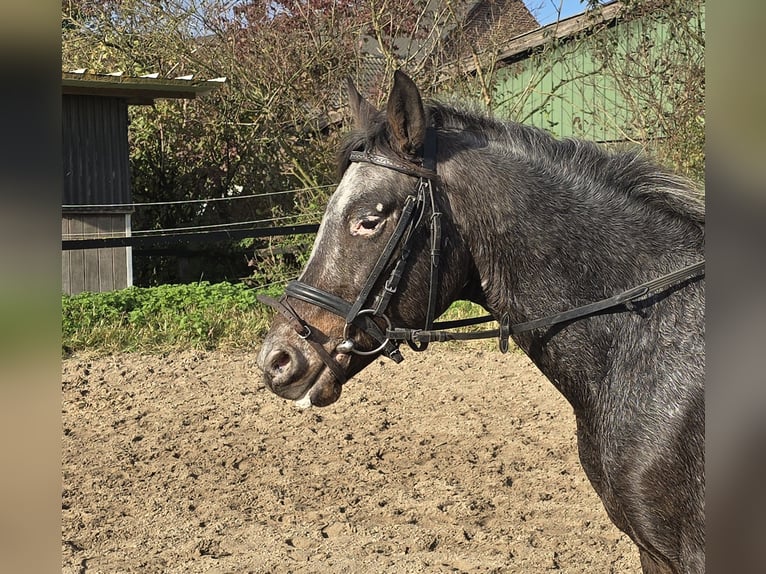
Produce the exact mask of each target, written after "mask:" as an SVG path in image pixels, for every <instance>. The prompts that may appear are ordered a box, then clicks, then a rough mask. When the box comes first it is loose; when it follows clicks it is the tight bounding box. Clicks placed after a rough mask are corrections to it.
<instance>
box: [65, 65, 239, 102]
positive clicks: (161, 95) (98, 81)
mask: <svg viewBox="0 0 766 574" xmlns="http://www.w3.org/2000/svg"><path fill="white" fill-rule="evenodd" d="M225 81H226V79H225V78H216V79H214V80H193V79H191V77H189V78H188V79H187V78H176V79H173V80H170V79H165V78H156V77H134V76H122V75H116V74H90V73H87V72H62V74H61V93H62V94H64V95H80V96H103V97H114V98H124V99H125V100H126V101H127V103H128V104H132V105H151V104H153V103H154V100H156V99H184V100H191V99H194V98H196V97H197V96H198V95H204V94H207V93H209V92H211V91H212V90H214V89H216V88H217V87H219V86H220V85H221V84H222V83H224V82H225Z"/></svg>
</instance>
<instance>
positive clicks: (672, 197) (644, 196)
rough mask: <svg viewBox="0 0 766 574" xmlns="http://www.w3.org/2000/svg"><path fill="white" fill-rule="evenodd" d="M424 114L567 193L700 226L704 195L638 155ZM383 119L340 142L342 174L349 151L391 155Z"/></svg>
mask: <svg viewBox="0 0 766 574" xmlns="http://www.w3.org/2000/svg"><path fill="white" fill-rule="evenodd" d="M426 114H427V115H428V117H429V118H430V122H431V125H432V126H433V127H435V128H436V129H437V130H438V131H441V132H453V133H454V132H463V133H466V134H472V135H473V136H475V138H476V139H479V140H482V141H484V142H486V143H487V144H488V145H490V146H493V147H495V148H501V149H502V152H503V154H505V155H508V156H512V157H513V158H514V160H516V161H520V162H524V163H528V164H530V165H533V166H534V168H535V170H537V171H538V172H542V173H545V174H546V175H547V176H548V177H550V178H552V180H553V181H554V182H558V183H559V184H560V185H563V186H568V187H571V186H572V185H578V186H582V187H588V188H590V189H594V188H596V189H601V190H610V192H613V193H622V194H624V195H625V198H626V200H632V201H638V202H642V203H643V204H645V205H647V206H651V207H652V208H654V209H657V210H660V211H662V212H665V213H667V214H668V215H672V216H675V217H679V218H682V219H687V220H689V221H691V222H693V223H694V224H697V225H699V226H704V224H705V202H704V194H703V192H701V191H700V190H699V189H698V187H697V186H696V185H695V184H694V183H693V182H691V181H690V180H688V179H686V178H684V177H682V176H680V175H678V174H675V173H673V172H671V171H669V170H668V169H666V168H664V167H662V166H660V165H658V164H657V163H656V162H654V161H653V160H651V159H650V158H649V157H648V156H646V154H645V153H643V152H642V151H641V150H638V149H631V150H627V151H620V152H610V151H607V150H606V149H604V148H603V147H601V146H599V145H598V144H596V143H593V142H589V141H585V140H580V139H576V138H564V139H557V138H555V137H553V136H552V135H550V134H549V133H548V132H546V131H544V130H542V129H540V128H536V127H533V126H528V125H524V124H520V123H517V122H512V121H501V120H498V119H495V118H490V117H488V116H486V115H482V114H479V113H475V112H472V111H468V110H465V109H458V108H456V107H453V106H451V105H447V104H442V103H437V102H429V103H428V104H427V106H426ZM386 126H387V124H386V121H385V114H384V113H383V112H381V113H379V114H378V115H377V116H376V117H374V118H371V119H370V121H369V123H368V125H367V127H366V129H365V130H355V131H353V132H351V133H350V134H349V135H348V136H347V137H346V139H345V141H344V143H343V145H342V146H341V149H340V152H339V154H338V170H339V174H342V173H343V172H344V171H345V170H346V168H347V167H348V165H349V155H350V153H351V152H352V151H354V150H362V149H370V150H372V149H375V150H376V151H377V153H383V154H389V155H393V154H394V152H393V151H392V150H391V147H390V146H389V144H388V134H387V129H386Z"/></svg>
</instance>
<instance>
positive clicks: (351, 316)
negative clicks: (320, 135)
mask: <svg viewBox="0 0 766 574" xmlns="http://www.w3.org/2000/svg"><path fill="white" fill-rule="evenodd" d="M349 159H350V160H351V161H352V162H365V163H371V164H374V165H377V166H380V167H385V168H387V169H392V170H394V171H398V172H400V173H404V174H406V175H409V176H413V177H417V178H418V181H417V184H416V186H415V189H414V190H413V192H411V193H410V194H408V195H407V197H406V198H405V200H404V206H403V208H402V213H401V216H400V218H399V221H398V223H397V226H396V228H395V229H394V231H393V233H392V234H391V237H389V239H388V242H387V243H386V246H385V247H384V249H383V251H382V252H381V254H380V256H379V257H378V260H377V262H376V263H375V266H374V267H373V269H372V271H371V272H370V275H369V276H368V278H367V281H366V282H365V283H364V285H363V286H362V289H361V291H360V292H359V295H358V296H357V298H356V300H355V301H354V302H353V303H349V302H348V301H346V300H345V299H343V298H341V297H338V296H337V295H334V294H332V293H329V292H328V291H324V290H322V289H319V288H318V287H314V286H313V285H309V284H307V283H304V282H302V281H299V280H296V281H290V282H289V283H288V284H287V287H286V288H285V293H284V295H283V296H282V297H281V298H280V299H279V300H276V299H274V298H272V297H268V296H265V295H258V300H259V301H261V302H262V303H265V304H267V305H269V306H271V307H273V308H274V309H276V310H277V311H279V312H280V313H281V314H282V315H283V316H284V317H285V318H287V320H288V322H289V323H290V324H291V325H292V326H293V328H294V329H295V331H296V333H297V334H298V336H299V337H301V338H302V339H304V340H306V341H307V342H308V343H309V344H310V345H311V346H312V347H313V348H314V349H315V350H316V352H317V354H318V355H319V357H320V358H321V359H322V361H323V362H324V363H325V365H327V367H328V368H329V369H330V370H331V371H332V372H333V373H334V374H335V376H336V378H337V379H338V381H339V382H340V383H341V384H342V383H344V382H345V381H346V379H347V377H346V374H345V371H344V369H343V367H342V366H341V365H340V364H339V363H338V362H337V361H336V360H335V358H334V357H333V356H332V355H331V354H330V353H329V352H328V351H327V350H326V349H325V348H324V346H323V345H322V343H321V341H320V340H319V338H317V336H316V333H315V332H314V329H312V327H311V325H309V324H308V323H307V322H306V321H304V320H303V319H302V318H301V317H300V315H299V314H298V313H297V312H296V311H295V309H293V307H292V305H290V302H289V300H290V299H297V300H300V301H304V302H306V303H310V304H312V305H315V306H317V307H320V308H322V309H324V310H326V311H329V312H331V313H334V314H335V315H338V316H340V317H342V318H343V319H344V320H345V324H346V326H345V328H344V330H343V339H342V340H341V342H340V343H338V344H337V345H336V346H335V352H336V353H342V354H349V353H354V354H357V355H363V356H372V355H378V354H384V355H386V356H387V357H389V358H390V359H392V360H393V361H395V362H396V363H400V362H402V361H403V360H404V357H403V356H402V354H401V352H400V351H399V343H400V342H401V341H406V342H407V344H408V345H409V346H410V347H411V348H412V349H413V350H415V351H424V350H425V349H426V348H427V347H428V343H429V342H431V341H439V342H443V341H453V340H470V339H487V338H498V339H499V345H500V350H501V351H502V352H503V353H505V352H507V351H508V347H509V345H508V339H509V337H510V335H514V334H517V333H523V332H525V331H531V330H533V329H540V328H544V327H550V326H553V325H557V324H560V323H568V322H571V321H574V320H577V319H580V318H583V317H587V316H590V315H594V314H596V313H599V312H602V311H606V310H610V309H614V308H617V307H623V308H627V309H630V308H631V307H632V306H633V305H634V304H635V303H636V302H637V301H638V300H639V299H641V298H642V297H644V296H646V295H647V294H649V293H650V292H660V291H663V290H665V289H667V288H669V287H671V286H673V285H675V284H678V283H681V282H682V281H685V280H687V279H692V278H695V277H702V276H704V274H705V261H704V260H702V261H700V262H698V263H695V264H693V265H689V266H688V267H684V268H682V269H679V270H677V271H674V272H672V273H669V274H667V275H664V276H662V277H659V278H657V279H654V280H652V281H648V282H646V283H642V284H641V285H639V286H637V287H634V288H632V289H628V290H627V291H624V292H622V293H620V294H618V295H615V296H613V297H609V298H606V299H602V300H600V301H596V302H595V303H590V304H588V305H583V306H581V307H577V308H575V309H571V310H568V311H564V312H562V313H556V314H554V315H549V316H547V317H543V318H542V319H536V320H533V321H527V322H524V323H517V324H515V325H511V324H510V321H509V316H508V313H505V314H503V316H502V317H501V318H500V320H499V321H498V323H499V327H498V328H497V329H490V330H484V331H476V332H469V333H456V332H453V331H448V330H447V329H455V328H458V327H464V326H468V325H476V324H480V323H487V322H490V321H494V320H496V319H495V317H493V316H491V315H486V316H483V317H475V318H471V319H463V320H458V321H445V322H437V323H434V316H435V313H436V302H437V301H436V300H437V296H438V287H439V258H440V253H441V213H440V212H439V211H438V210H437V204H436V201H435V197H434V193H435V190H434V187H435V185H436V184H437V182H438V176H437V173H436V133H435V131H434V130H433V128H428V129H427V131H426V138H425V142H424V146H423V160H422V163H421V164H417V163H415V162H410V161H404V160H398V159H392V158H390V157H386V156H383V155H378V154H373V153H370V152H368V151H354V152H351V154H350V158H349ZM425 222H428V224H429V226H430V250H431V274H430V282H429V293H428V307H427V310H426V320H425V326H424V328H423V329H412V328H394V327H393V326H392V324H391V321H390V319H389V318H388V317H387V316H386V314H385V312H386V309H387V307H388V304H389V303H390V301H391V298H392V297H393V296H394V295H395V294H396V292H397V288H398V286H399V282H400V280H401V278H402V276H403V274H404V271H405V268H406V266H407V261H408V259H409V256H410V254H411V252H412V248H413V240H414V238H415V236H416V235H417V233H416V232H417V230H418V228H419V227H420V226H421V225H424V224H425ZM397 248H399V255H398V258H397V259H396V262H395V263H393V266H392V263H391V262H392V259H393V258H394V254H395V253H396V250H397ZM388 269H390V271H389V275H388V279H387V280H386V281H385V283H384V286H383V290H382V291H381V292H380V293H379V294H378V295H377V296H376V297H374V299H372V300H371V301H370V298H371V294H372V290H373V289H374V287H375V285H376V284H377V283H378V281H379V279H380V278H381V276H383V273H384V272H385V271H386V270H388ZM376 319H377V320H378V321H381V320H382V321H383V322H384V323H385V328H383V327H381V325H380V324H379V322H378V321H376ZM351 326H354V327H356V328H358V329H360V330H362V331H363V332H365V333H366V334H367V335H368V336H370V337H371V338H372V339H373V340H375V341H376V342H377V345H378V346H377V347H375V348H374V349H369V350H364V349H360V348H359V347H357V343H356V341H354V339H353V338H352V337H351V335H350V332H349V329H350V328H351Z"/></svg>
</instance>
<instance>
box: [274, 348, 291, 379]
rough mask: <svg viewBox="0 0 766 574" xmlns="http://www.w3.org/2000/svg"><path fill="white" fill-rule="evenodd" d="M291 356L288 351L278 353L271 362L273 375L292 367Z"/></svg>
mask: <svg viewBox="0 0 766 574" xmlns="http://www.w3.org/2000/svg"><path fill="white" fill-rule="evenodd" d="M290 361H291V358H290V355H289V353H287V351H277V352H276V353H274V354H273V355H272V356H271V359H270V360H269V367H270V370H271V372H272V373H274V374H280V373H282V372H283V371H284V370H285V369H287V367H288V366H289V365H290Z"/></svg>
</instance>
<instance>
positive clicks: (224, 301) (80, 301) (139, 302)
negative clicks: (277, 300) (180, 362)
mask: <svg viewBox="0 0 766 574" xmlns="http://www.w3.org/2000/svg"><path fill="white" fill-rule="evenodd" d="M271 292H272V293H274V291H273V290H272V291H271ZM255 295H256V294H255V292H254V291H253V290H252V289H248V288H247V287H246V286H245V285H243V284H230V283H218V284H211V283H208V282H201V283H193V284H188V285H161V286H158V287H129V288H127V289H122V290H119V291H111V292H106V293H88V292H86V293H80V294H78V295H74V296H68V295H64V296H63V297H62V337H63V348H64V350H65V351H66V352H74V351H82V350H90V351H96V352H104V353H108V352H114V351H134V350H153V351H158V350H167V349H173V348H188V347H192V348H206V349H209V348H216V347H226V346H231V347H253V346H254V345H255V344H256V343H257V341H258V340H260V338H261V336H262V335H263V333H264V332H265V330H266V327H267V322H268V318H269V313H268V312H267V311H266V307H265V306H264V305H262V304H260V303H258V302H257V301H256V299H255Z"/></svg>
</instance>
